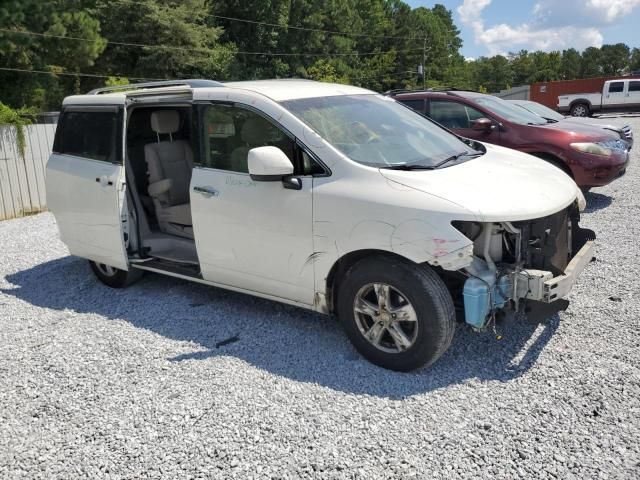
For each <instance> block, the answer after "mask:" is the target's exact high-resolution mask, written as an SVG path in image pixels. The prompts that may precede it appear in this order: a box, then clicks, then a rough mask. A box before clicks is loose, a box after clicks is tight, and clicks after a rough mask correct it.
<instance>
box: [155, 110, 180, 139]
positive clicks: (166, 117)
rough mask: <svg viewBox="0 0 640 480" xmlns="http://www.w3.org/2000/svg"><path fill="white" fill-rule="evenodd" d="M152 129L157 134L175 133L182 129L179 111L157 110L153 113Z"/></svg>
mask: <svg viewBox="0 0 640 480" xmlns="http://www.w3.org/2000/svg"><path fill="white" fill-rule="evenodd" d="M151 129H152V130H153V131H154V132H156V133H157V134H163V133H175V132H177V131H178V130H179V129H180V114H179V113H178V111H177V110H157V111H155V112H152V113H151Z"/></svg>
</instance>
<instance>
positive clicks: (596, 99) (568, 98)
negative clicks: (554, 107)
mask: <svg viewBox="0 0 640 480" xmlns="http://www.w3.org/2000/svg"><path fill="white" fill-rule="evenodd" d="M576 99H581V100H586V101H588V102H589V103H590V104H591V105H596V106H598V107H599V106H600V105H601V104H602V93H574V94H569V95H560V96H558V108H560V109H562V108H564V109H568V108H569V106H570V105H571V102H573V101H574V100H576Z"/></svg>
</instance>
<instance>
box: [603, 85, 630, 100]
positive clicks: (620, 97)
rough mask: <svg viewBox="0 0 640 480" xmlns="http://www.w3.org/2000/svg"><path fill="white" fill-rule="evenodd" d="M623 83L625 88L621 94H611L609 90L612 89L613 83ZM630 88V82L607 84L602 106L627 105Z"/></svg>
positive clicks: (604, 89)
mask: <svg viewBox="0 0 640 480" xmlns="http://www.w3.org/2000/svg"><path fill="white" fill-rule="evenodd" d="M621 82H622V83H623V85H624V87H623V89H622V91H621V92H610V91H609V89H610V87H611V83H621ZM628 88H629V81H622V80H619V81H615V82H605V84H604V88H603V90H602V105H603V106H605V105H606V106H612V105H623V104H624V103H625V96H626V95H627V89H628Z"/></svg>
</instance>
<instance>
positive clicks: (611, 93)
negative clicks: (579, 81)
mask: <svg viewBox="0 0 640 480" xmlns="http://www.w3.org/2000/svg"><path fill="white" fill-rule="evenodd" d="M639 110H640V78H636V79H625V80H607V81H606V82H604V87H603V88H602V93H599V92H597V93H573V94H569V95H560V96H558V111H559V112H569V113H570V114H571V115H572V116H574V117H588V116H590V115H591V114H592V113H595V112H614V111H615V112H626V111H639Z"/></svg>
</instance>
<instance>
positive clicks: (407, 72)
mask: <svg viewBox="0 0 640 480" xmlns="http://www.w3.org/2000/svg"><path fill="white" fill-rule="evenodd" d="M0 71H6V72H18V73H32V74H39V75H54V76H56V75H63V76H70V77H89V78H111V77H123V78H127V79H128V80H147V81H149V80H174V79H168V78H149V77H129V76H127V75H122V74H112V75H104V74H98V73H80V72H78V73H73V72H50V71H47V70H30V69H25V68H10V67H0ZM401 74H404V75H402V76H398V75H401ZM414 74H416V72H415V71H413V70H401V71H399V72H393V73H385V74H375V75H367V76H360V77H348V78H349V81H350V82H360V81H363V80H378V79H384V78H388V77H391V78H394V79H402V78H406V77H408V76H409V75H414ZM132 85H135V84H132Z"/></svg>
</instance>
